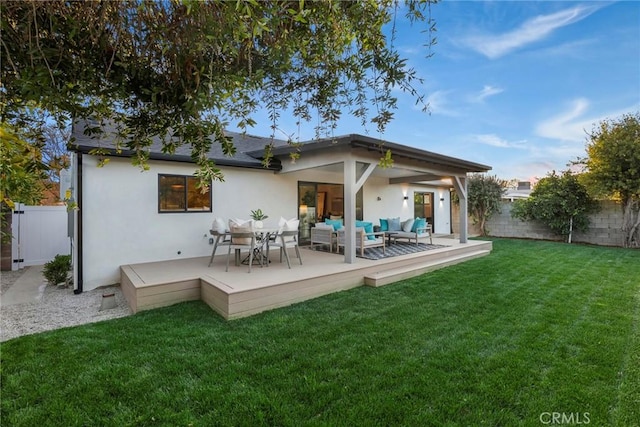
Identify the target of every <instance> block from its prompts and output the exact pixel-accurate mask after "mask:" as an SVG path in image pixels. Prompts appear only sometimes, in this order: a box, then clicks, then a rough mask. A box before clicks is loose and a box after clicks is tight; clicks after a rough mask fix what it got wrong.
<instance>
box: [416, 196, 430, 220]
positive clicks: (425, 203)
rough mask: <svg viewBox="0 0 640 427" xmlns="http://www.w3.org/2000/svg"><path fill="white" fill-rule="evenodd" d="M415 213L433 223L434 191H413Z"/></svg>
mask: <svg viewBox="0 0 640 427" xmlns="http://www.w3.org/2000/svg"><path fill="white" fill-rule="evenodd" d="M413 213H414V216H415V217H416V218H417V217H420V218H426V219H427V222H428V223H429V224H433V193H413Z"/></svg>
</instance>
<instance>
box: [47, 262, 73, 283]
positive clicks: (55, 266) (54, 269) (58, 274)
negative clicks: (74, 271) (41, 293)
mask: <svg viewBox="0 0 640 427" xmlns="http://www.w3.org/2000/svg"><path fill="white" fill-rule="evenodd" d="M70 269H71V255H56V257H55V258H54V259H53V260H51V261H49V262H48V263H46V264H45V265H44V269H43V270H42V274H43V275H44V278H45V279H47V281H48V282H49V283H51V284H52V285H55V284H57V283H61V282H65V281H66V280H67V273H68V272H69V270H70Z"/></svg>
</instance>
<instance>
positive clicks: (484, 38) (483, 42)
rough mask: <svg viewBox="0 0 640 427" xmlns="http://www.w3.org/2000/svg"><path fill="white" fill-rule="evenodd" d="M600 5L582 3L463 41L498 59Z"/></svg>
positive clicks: (568, 23) (478, 50) (474, 48)
mask: <svg viewBox="0 0 640 427" xmlns="http://www.w3.org/2000/svg"><path fill="white" fill-rule="evenodd" d="M600 7H602V6H600V5H589V6H586V5H580V6H575V7H572V8H570V9H565V10H561V11H559V12H556V13H552V14H549V15H539V16H536V17H534V18H531V19H529V20H527V21H525V22H523V23H522V24H521V25H520V26H519V27H518V28H516V29H515V30H513V31H509V32H506V33H502V34H483V35H477V36H471V37H468V38H466V39H465V40H463V43H464V44H466V45H467V46H469V47H471V48H472V49H473V50H475V51H477V52H480V53H481V54H483V55H485V56H486V57H488V58H490V59H496V58H499V57H501V56H504V55H506V54H508V53H510V52H512V51H514V50H517V49H519V48H521V47H523V46H526V45H528V44H531V43H534V42H536V41H538V40H542V39H543V38H545V37H546V36H548V35H549V34H551V33H553V32H554V31H555V30H557V29H559V28H562V27H565V26H567V25H571V24H573V23H575V22H578V21H580V20H582V19H584V18H586V17H587V16H589V15H591V14H592V13H593V12H595V11H596V10H598V9H599V8H600Z"/></svg>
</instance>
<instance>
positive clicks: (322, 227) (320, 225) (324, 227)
mask: <svg viewBox="0 0 640 427" xmlns="http://www.w3.org/2000/svg"><path fill="white" fill-rule="evenodd" d="M315 228H317V229H318V230H331V231H333V225H331V224H326V223H324V222H316V226H315Z"/></svg>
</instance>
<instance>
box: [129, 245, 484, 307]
mask: <svg viewBox="0 0 640 427" xmlns="http://www.w3.org/2000/svg"><path fill="white" fill-rule="evenodd" d="M433 240H434V242H433V243H434V244H441V245H447V247H445V248H438V249H432V250H429V251H424V252H419V253H415V254H410V255H403V256H397V257H391V258H385V259H382V260H377V261H373V260H367V259H361V258H357V260H356V262H355V263H353V264H346V263H345V262H344V256H343V255H337V254H330V253H326V252H321V251H315V250H311V249H309V248H305V247H302V248H301V249H300V253H301V255H302V261H303V265H300V263H299V261H298V259H297V258H294V257H292V258H291V269H288V268H287V263H286V261H284V262H283V263H280V262H279V255H278V252H277V251H273V252H272V253H271V260H272V262H271V263H270V265H269V266H268V267H262V268H261V267H260V266H259V265H254V266H253V269H252V272H251V273H250V274H249V273H248V271H247V270H248V267H247V266H246V265H241V266H235V265H234V263H233V255H232V260H231V263H230V266H229V271H228V272H225V271H224V270H225V262H226V251H219V252H224V253H223V254H222V253H221V254H219V255H216V257H215V259H214V263H213V265H212V266H211V267H208V266H207V265H208V263H209V257H199V258H188V259H180V260H172V261H162V262H151V263H144V264H131V265H123V266H121V267H120V276H121V281H120V283H121V287H122V292H123V294H124V295H125V297H126V299H127V301H128V303H129V306H130V307H131V309H132V311H133V312H134V313H135V312H138V311H141V310H148V309H152V308H157V307H162V306H167V305H171V304H175V303H178V302H182V301H191V300H198V299H202V300H203V301H204V302H206V303H207V304H208V305H209V306H210V307H211V308H212V309H213V310H215V311H216V312H218V313H219V314H220V315H221V316H223V317H224V318H225V319H235V318H240V317H245V316H250V315H252V314H256V313H259V312H261V311H264V310H270V309H273V308H277V307H284V306H287V305H290V304H294V303H297V302H301V301H305V300H308V299H312V298H316V297H319V296H321V295H326V294H329V293H332V292H338V291H342V290H345V289H350V288H354V287H356V286H362V285H369V286H382V285H386V284H390V283H393V282H397V281H399V280H403V279H407V278H410V277H414V276H417V275H420V274H423V273H426V272H428V271H432V270H435V269H438V268H442V267H445V266H448V265H452V264H457V263H460V262H464V261H467V260H469V259H473V258H477V257H480V256H484V255H488V254H489V253H490V252H491V250H492V244H491V242H484V241H469V242H467V243H464V244H460V243H459V242H458V240H454V239H451V238H434V239H433ZM222 249H226V248H222Z"/></svg>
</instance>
